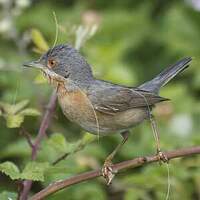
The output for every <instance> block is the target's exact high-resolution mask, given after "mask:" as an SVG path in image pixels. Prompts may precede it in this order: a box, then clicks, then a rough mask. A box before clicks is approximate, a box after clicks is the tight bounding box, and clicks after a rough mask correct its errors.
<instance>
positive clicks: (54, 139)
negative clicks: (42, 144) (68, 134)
mask: <svg viewBox="0 0 200 200" xmlns="http://www.w3.org/2000/svg"><path fill="white" fill-rule="evenodd" d="M48 144H49V145H50V146H51V147H53V148H54V149H55V150H56V151H60V152H67V151H69V146H70V144H69V143H68V142H67V141H66V139H65V137H64V136H63V135H62V134H60V133H55V134H53V135H52V136H51V137H50V139H49V140H48Z"/></svg>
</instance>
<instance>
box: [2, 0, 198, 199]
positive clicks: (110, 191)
mask: <svg viewBox="0 0 200 200" xmlns="http://www.w3.org/2000/svg"><path fill="white" fill-rule="evenodd" d="M5 2H6V1H5ZM5 2H4V3H3V1H2V2H1V4H0V5H1V11H2V12H1V13H0V17H1V18H0V19H1V20H0V22H2V21H5V19H6V20H8V21H6V22H7V23H8V24H10V26H7V28H5V24H3V23H0V41H1V45H0V137H1V139H0V159H1V164H0V170H1V171H2V172H3V173H1V175H0V199H6V198H7V197H10V198H13V199H14V198H16V191H17V183H18V182H17V181H14V179H17V180H18V179H24V178H26V179H33V180H39V181H36V182H35V183H34V185H33V188H32V193H35V192H37V191H39V190H40V189H41V188H42V187H44V186H46V185H48V184H49V183H51V182H52V181H56V180H57V181H58V180H62V179H64V178H67V177H70V176H72V175H75V174H77V173H80V172H83V171H86V170H89V169H96V168H98V167H100V166H101V165H102V163H103V161H104V159H105V157H106V156H107V155H108V154H109V152H111V151H112V150H113V148H114V147H115V145H117V143H118V142H119V141H120V139H121V138H120V136H119V135H113V136H109V137H104V138H94V137H93V136H91V135H89V134H88V133H87V134H85V133H84V131H83V130H81V129H80V128H79V127H77V126H76V125H75V124H73V123H70V122H69V121H68V120H67V119H66V118H65V117H64V116H63V114H62V112H61V110H60V108H59V106H57V110H56V114H55V117H54V119H53V123H51V126H50V128H49V130H48V136H49V137H48V138H46V139H45V140H44V141H43V142H42V145H41V147H40V150H39V155H38V159H37V160H36V162H31V161H30V153H31V152H30V151H31V149H30V147H29V145H28V144H27V142H26V139H25V138H24V137H23V135H21V134H19V133H20V130H21V128H22V127H24V128H25V129H26V130H27V131H28V132H29V133H30V134H31V136H32V137H33V138H34V137H35V136H36V134H37V131H38V127H39V125H40V120H41V115H39V114H40V113H43V112H44V110H45V105H46V103H47V102H48V98H49V95H50V93H51V91H52V88H51V87H50V86H49V85H48V84H47V83H46V82H44V81H43V80H42V79H41V76H40V75H39V73H38V72H37V71H35V70H27V69H24V68H23V67H22V63H23V62H24V61H28V60H32V59H36V58H38V57H39V53H40V52H41V51H44V50H45V49H46V48H47V47H48V46H51V45H53V42H54V39H55V22H54V19H53V14H52V12H53V11H55V13H56V15H57V18H58V22H59V35H58V43H66V42H69V43H73V42H74V30H75V29H76V27H77V26H78V25H79V24H84V25H90V23H94V22H95V23H97V24H98V30H97V32H96V34H95V35H94V36H93V37H92V38H91V39H90V40H89V41H87V43H85V45H84V47H83V48H82V49H81V52H82V54H83V55H84V56H85V57H86V58H87V60H88V62H89V63H90V64H91V65H92V67H93V71H94V73H95V75H96V77H98V78H102V79H105V80H109V81H113V82H116V83H121V84H126V85H129V86H131V85H134V86H135V85H139V84H140V83H142V82H144V81H145V80H149V79H151V78H152V77H153V76H154V75H155V74H156V73H158V72H159V71H161V70H162V69H163V68H164V67H166V66H167V65H169V64H171V63H173V62H175V61H176V60H178V59H179V58H181V57H185V56H192V57H193V63H192V65H191V66H190V68H188V69H187V70H186V71H185V72H184V73H183V74H182V75H180V76H178V77H177V78H176V79H175V80H173V81H172V82H171V83H169V84H168V85H167V86H166V87H165V88H163V90H162V91H161V95H162V96H164V97H168V98H170V99H172V101H170V102H166V103H162V104H160V105H159V106H158V107H157V108H156V109H155V112H154V113H155V116H156V118H157V122H158V125H159V130H160V134H161V145H162V148H163V149H164V150H167V149H174V148H179V147H184V146H192V145H198V144H200V137H199V130H200V101H199V99H200V67H199V64H200V44H199V41H200V39H199V38H200V20H199V19H200V11H198V9H197V7H195V4H191V3H190V1H189V0H188V1H167V0H165V1H159V0H157V1H156V0H155V1H152V2H151V1H138V0H124V1H120V0H115V1H106V0H96V1H95V0H92V1H89V0H86V1H81V0H70V1H64V0H62V1H53V0H51V1H50V0H45V1H34V2H32V1H28V0H26V1H20V0H18V1H15V3H11V5H9V6H8V8H7V7H6V8H5V6H4V5H5V4H6V3H5ZM7 2H9V1H7ZM20 2H21V3H20ZM23 2H24V4H23ZM161 2H162V3H161ZM5 9H8V10H7V11H8V12H6V13H7V14H5V12H4V11H5ZM7 18H8V19H7ZM9 20H10V21H9ZM2 24H3V25H4V26H3V25H2ZM2 27H3V28H2ZM43 37H44V38H45V40H46V41H47V42H45V41H44V40H43V39H42V38H43ZM36 47H37V49H36ZM38 47H39V49H38ZM27 99H28V100H27ZM28 103H29V104H28ZM132 132H133V134H132V135H131V137H130V139H129V141H128V142H127V144H126V145H125V146H124V147H123V149H122V151H121V152H120V153H119V154H118V155H117V157H116V159H115V162H117V161H121V160H125V159H130V158H133V157H136V156H140V155H146V154H152V153H154V152H155V143H154V139H153V133H152V131H151V128H150V124H149V122H145V123H144V124H143V125H140V126H139V127H137V128H135V129H134V130H132ZM80 150H81V151H80ZM64 153H69V154H70V155H69V156H68V157H67V159H66V160H63V161H61V162H60V163H58V164H57V165H54V166H52V165H51V164H52V162H54V161H55V160H56V159H57V158H58V157H59V156H61V155H62V154H64ZM199 166H200V158H199V157H191V158H187V159H180V160H175V161H172V162H170V182H171V192H170V197H171V199H183V200H184V199H185V200H188V199H199V198H200V169H199ZM5 174H7V175H8V176H6V175H5ZM12 179H13V180H12ZM166 190H167V169H166V166H165V165H163V166H159V165H158V164H153V165H151V166H147V167H144V168H138V169H134V170H131V169H130V170H127V171H125V172H124V173H122V174H119V175H118V176H117V177H116V178H115V179H114V181H113V184H112V185H111V186H109V187H107V186H105V182H104V180H103V179H101V178H99V179H97V180H94V181H89V182H85V183H81V184H79V185H76V186H73V187H71V188H69V189H67V190H64V191H61V192H59V193H56V194H54V195H53V196H51V197H49V198H48V199H50V200H58V199H59V200H60V199H65V198H66V197H68V198H67V199H69V200H74V199H75V200H76V199H78V200H79V199H81V200H84V199H87V200H88V199H91V200H92V199H99V200H104V199H115V200H118V199H119V200H121V199H124V200H134V199H164V198H165V196H166Z"/></svg>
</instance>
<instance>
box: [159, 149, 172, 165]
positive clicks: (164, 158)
mask: <svg viewBox="0 0 200 200" xmlns="http://www.w3.org/2000/svg"><path fill="white" fill-rule="evenodd" d="M157 156H158V158H159V164H160V165H161V164H162V162H163V163H166V162H167V163H168V161H169V159H168V158H167V156H166V155H165V154H164V153H163V152H162V151H161V150H160V149H158V150H157Z"/></svg>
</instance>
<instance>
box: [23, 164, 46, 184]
mask: <svg viewBox="0 0 200 200" xmlns="http://www.w3.org/2000/svg"><path fill="white" fill-rule="evenodd" d="M48 167H49V163H47V162H43V163H39V162H29V163H28V164H27V165H26V167H25V168H24V170H23V172H22V174H21V176H20V178H22V179H28V180H34V181H44V172H45V170H47V169H48Z"/></svg>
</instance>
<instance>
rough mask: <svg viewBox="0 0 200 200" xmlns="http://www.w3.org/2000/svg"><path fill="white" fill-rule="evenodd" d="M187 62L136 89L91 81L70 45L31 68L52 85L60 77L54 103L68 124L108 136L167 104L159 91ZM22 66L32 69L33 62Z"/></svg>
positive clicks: (52, 51)
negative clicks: (52, 61) (162, 102)
mask: <svg viewBox="0 0 200 200" xmlns="http://www.w3.org/2000/svg"><path fill="white" fill-rule="evenodd" d="M49 59H53V60H54V61H55V63H56V64H55V65H54V66H53V67H49V66H48V60H49ZM190 62H191V58H184V59H182V60H180V61H178V62H177V63H175V64H174V65H172V66H170V67H168V68H166V69H165V70H163V71H162V72H161V73H160V74H158V75H157V76H156V77H155V78H153V79H152V80H150V81H148V82H145V83H144V84H142V85H140V86H139V87H126V86H123V85H117V84H114V83H110V82H106V81H103V80H97V79H95V78H94V76H93V74H92V70H91V67H90V65H89V64H88V63H87V61H86V60H85V58H84V57H83V56H81V55H80V53H79V52H78V51H77V50H75V49H74V48H72V47H71V46H70V45H58V46H56V47H54V48H53V49H50V50H49V51H48V52H47V53H46V54H44V55H43V56H42V57H41V58H40V60H39V61H37V63H36V62H35V64H37V66H38V68H40V69H42V70H43V71H44V72H45V73H47V74H48V73H49V76H51V79H54V81H55V82H56V81H57V80H58V79H59V77H60V79H59V81H60V82H58V84H59V85H61V87H58V90H57V93H58V99H59V102H60V105H61V108H62V110H63V112H64V114H65V115H66V116H67V117H68V118H69V119H70V120H71V121H73V122H76V123H77V124H79V125H80V126H81V127H82V128H84V129H85V130H87V131H89V132H91V133H95V134H96V133H100V134H109V133H113V132H121V131H124V130H127V129H129V128H130V127H133V126H136V125H137V124H139V123H141V122H142V121H143V120H145V119H147V118H148V117H149V112H150V110H151V109H152V107H153V106H154V105H155V104H157V103H159V102H161V101H165V100H167V99H166V98H163V97H160V96H159V94H158V93H159V90H160V88H161V87H162V86H164V85H165V84H167V83H168V82H169V81H170V80H171V79H172V78H174V77H175V76H176V75H177V74H178V73H180V72H181V71H183V70H184V69H186V68H187V67H188V66H189V63H190ZM26 66H33V62H32V63H31V64H29V65H28V64H26ZM47 77H48V76H47Z"/></svg>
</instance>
